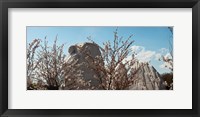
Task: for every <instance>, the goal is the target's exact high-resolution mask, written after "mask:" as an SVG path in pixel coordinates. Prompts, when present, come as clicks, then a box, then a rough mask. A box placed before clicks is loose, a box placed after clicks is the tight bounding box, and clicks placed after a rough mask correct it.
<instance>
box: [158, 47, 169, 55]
mask: <svg viewBox="0 0 200 117" xmlns="http://www.w3.org/2000/svg"><path fill="white" fill-rule="evenodd" d="M159 52H160V53H162V54H164V53H167V52H169V50H168V49H167V48H160V49H159Z"/></svg>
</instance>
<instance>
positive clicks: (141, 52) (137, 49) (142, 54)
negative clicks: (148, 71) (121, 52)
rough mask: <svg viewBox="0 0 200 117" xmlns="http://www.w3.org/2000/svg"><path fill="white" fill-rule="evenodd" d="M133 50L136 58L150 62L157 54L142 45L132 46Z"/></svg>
mask: <svg viewBox="0 0 200 117" xmlns="http://www.w3.org/2000/svg"><path fill="white" fill-rule="evenodd" d="M131 50H132V52H133V53H134V54H135V58H136V59H138V60H139V61H140V62H148V61H150V60H151V59H152V58H153V57H154V56H155V54H156V52H155V51H150V50H146V49H145V48H144V47H142V46H135V45H134V46H132V47H131Z"/></svg>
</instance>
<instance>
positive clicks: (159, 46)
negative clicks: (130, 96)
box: [27, 26, 172, 73]
mask: <svg viewBox="0 0 200 117" xmlns="http://www.w3.org/2000/svg"><path fill="white" fill-rule="evenodd" d="M116 28H117V27H99V26H97V27H91V26H88V27H87V26H83V27H80V26H77V27H75V26H72V27H70V26H48V27H45V26H44V27H43V26H39V27H38V26H29V27H27V43H30V42H31V41H32V40H33V39H42V40H43V39H44V38H45V36H46V37H47V40H48V42H49V44H50V45H52V43H53V41H54V39H55V38H56V35H57V36H58V44H63V43H66V46H65V48H64V53H65V54H68V53H67V52H68V48H69V46H70V45H74V44H77V43H84V42H87V41H88V39H87V37H89V36H91V37H92V40H94V41H95V42H96V43H97V44H99V45H102V43H103V42H106V41H108V40H110V41H111V42H112V41H113V39H114V38H113V32H114V31H115V30H116ZM131 34H133V37H132V38H131V39H132V40H134V41H135V42H134V44H133V46H132V47H131V49H132V51H134V52H136V53H137V56H136V57H137V58H138V59H139V60H141V61H143V62H147V61H150V63H151V65H153V66H154V67H155V68H156V69H157V71H158V72H160V73H164V72H169V70H168V69H166V68H163V66H164V65H163V62H161V61H158V58H159V56H160V55H164V56H168V55H169V48H170V43H169V41H170V40H172V33H171V32H170V30H169V29H168V27H118V35H119V36H120V37H121V36H123V37H124V39H127V38H128V37H129V36H130V35H131Z"/></svg>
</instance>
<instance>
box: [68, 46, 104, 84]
mask: <svg viewBox="0 0 200 117" xmlns="http://www.w3.org/2000/svg"><path fill="white" fill-rule="evenodd" d="M68 52H69V54H70V56H69V59H68V60H67V62H71V61H73V60H78V64H81V63H87V62H91V61H88V60H86V56H87V55H86V53H89V55H90V57H92V58H95V57H97V56H101V52H100V50H99V47H98V45H96V44H94V43H83V44H77V45H73V46H71V47H69V50H68ZM78 69H79V70H81V71H82V75H83V78H84V80H86V81H91V85H92V86H97V85H99V81H98V80H97V79H95V78H94V76H95V75H96V73H95V72H94V71H93V70H92V69H90V68H88V67H87V64H82V65H81V66H80V67H79V68H78Z"/></svg>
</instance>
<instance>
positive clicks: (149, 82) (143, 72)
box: [129, 62, 164, 90]
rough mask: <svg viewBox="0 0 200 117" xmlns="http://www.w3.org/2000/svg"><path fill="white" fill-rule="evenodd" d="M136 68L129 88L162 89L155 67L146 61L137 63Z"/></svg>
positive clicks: (161, 81)
mask: <svg viewBox="0 0 200 117" xmlns="http://www.w3.org/2000/svg"><path fill="white" fill-rule="evenodd" d="M135 67H136V68H135V69H136V70H137V72H136V74H135V79H134V83H133V85H131V86H130V87H129V89H130V90H161V89H164V85H163V84H162V83H163V80H162V79H161V76H160V74H159V73H158V72H157V71H156V69H155V68H154V67H153V66H151V65H149V64H148V63H139V62H138V63H137V65H135Z"/></svg>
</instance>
